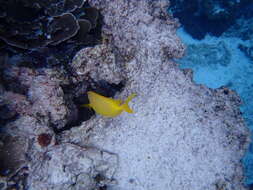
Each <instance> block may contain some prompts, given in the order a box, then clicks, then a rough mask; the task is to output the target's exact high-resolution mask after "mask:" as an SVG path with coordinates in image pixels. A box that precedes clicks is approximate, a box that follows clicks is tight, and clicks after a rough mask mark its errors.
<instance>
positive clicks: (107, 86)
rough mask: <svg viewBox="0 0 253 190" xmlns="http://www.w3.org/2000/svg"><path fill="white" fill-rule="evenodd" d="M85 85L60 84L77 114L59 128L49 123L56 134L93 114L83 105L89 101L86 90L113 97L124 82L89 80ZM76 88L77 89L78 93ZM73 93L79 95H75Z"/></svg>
mask: <svg viewBox="0 0 253 190" xmlns="http://www.w3.org/2000/svg"><path fill="white" fill-rule="evenodd" d="M86 85H87V84H84V83H78V84H75V85H64V86H62V89H63V92H64V94H65V96H66V99H65V100H66V102H68V101H71V102H73V104H74V105H75V106H76V108H77V115H76V116H75V117H74V118H73V117H72V118H71V119H70V120H69V122H68V123H67V124H66V125H65V126H64V127H62V128H60V129H58V128H57V125H55V124H51V128H52V129H53V130H54V132H55V133H56V134H59V133H61V132H63V131H66V130H69V129H71V128H72V127H76V126H79V125H81V123H82V122H84V121H87V120H89V119H90V118H91V117H92V116H94V115H95V112H94V111H93V110H92V109H90V108H87V107H84V106H83V105H84V104H88V103H89V100H88V96H87V92H88V91H94V92H96V93H99V94H101V95H103V96H106V97H114V96H115V94H116V93H117V92H120V91H121V90H122V89H123V88H124V86H125V82H124V81H122V82H120V83H119V84H112V83H108V82H106V81H104V80H101V81H99V82H95V81H90V83H89V84H88V85H87V86H86ZM80 89H81V91H80ZM77 90H78V91H79V92H78V93H77ZM82 90H83V91H82ZM75 94H79V95H78V96H76V97H75Z"/></svg>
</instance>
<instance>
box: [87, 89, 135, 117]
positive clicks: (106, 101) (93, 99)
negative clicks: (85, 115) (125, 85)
mask: <svg viewBox="0 0 253 190" xmlns="http://www.w3.org/2000/svg"><path fill="white" fill-rule="evenodd" d="M135 96H136V94H131V95H130V96H128V98H127V99H126V101H125V102H123V101H122V100H115V99H112V98H108V97H105V96H102V95H100V94H97V93H95V92H92V91H89V92H88V99H89V102H90V103H89V104H84V105H83V106H85V107H90V108H92V109H94V111H95V112H96V113H98V114H100V115H103V116H106V117H115V116H117V115H119V114H121V113H122V112H123V111H126V112H128V113H134V112H133V110H132V109H131V108H130V107H129V106H128V103H129V102H130V101H131V100H132V99H133V98H134V97H135Z"/></svg>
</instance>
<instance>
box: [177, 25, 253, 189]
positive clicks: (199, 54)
mask: <svg viewBox="0 0 253 190" xmlns="http://www.w3.org/2000/svg"><path fill="white" fill-rule="evenodd" d="M178 35H179V36H180V38H181V39H182V41H183V43H184V44H186V45H187V47H188V48H187V51H186V55H185V56H184V58H182V59H179V60H177V62H178V63H179V65H180V67H181V68H191V69H192V70H193V71H194V75H193V79H194V81H195V82H196V83H198V84H205V85H206V86H208V87H209V88H219V87H221V86H227V87H229V88H231V89H233V90H235V91H236V92H237V93H238V94H239V95H240V97H241V99H242V100H243V105H242V106H241V107H240V109H241V111H242V113H243V117H244V119H245V122H246V124H247V125H248V126H249V128H250V130H251V131H253V98H252V97H253V60H252V59H250V58H249V57H247V56H246V55H245V54H244V53H243V52H242V51H241V50H240V49H239V48H238V46H239V44H244V45H247V46H250V45H251V46H253V44H252V42H253V41H243V40H242V39H241V38H238V37H233V36H232V37H231V36H229V37H227V36H226V35H223V36H220V37H214V36H209V35H206V36H205V38H204V39H202V40H195V39H193V38H192V37H191V36H190V35H189V34H187V33H186V32H185V31H184V29H183V28H180V29H179V30H178ZM243 164H244V171H245V176H246V180H245V184H246V185H251V184H253V144H252V145H251V146H250V148H249V151H248V153H247V154H246V155H245V157H244V158H243Z"/></svg>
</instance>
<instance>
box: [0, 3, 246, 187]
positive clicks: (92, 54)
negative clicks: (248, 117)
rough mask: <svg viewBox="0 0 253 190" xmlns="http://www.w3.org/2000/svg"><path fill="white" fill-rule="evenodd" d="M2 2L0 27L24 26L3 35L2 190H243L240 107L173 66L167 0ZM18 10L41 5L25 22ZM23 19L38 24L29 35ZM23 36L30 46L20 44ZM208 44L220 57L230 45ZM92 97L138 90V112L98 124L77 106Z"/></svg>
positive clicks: (176, 49)
mask: <svg viewBox="0 0 253 190" xmlns="http://www.w3.org/2000/svg"><path fill="white" fill-rule="evenodd" d="M1 3H2V5H3V6H1V7H3V8H6V9H5V10H3V12H2V14H1V19H2V20H3V21H4V22H2V23H4V24H6V22H7V20H8V19H10V18H11V21H10V22H11V24H13V25H15V23H16V22H18V23H23V24H24V25H22V24H21V25H22V26H23V27H24V28H22V27H21V28H20V30H18V34H15V33H14V34H13V33H11V32H10V33H7V34H8V35H7V34H6V33H5V30H4V31H3V30H1V29H0V36H1V39H2V40H3V41H4V43H3V41H2V42H1V52H0V61H1V63H0V74H1V75H0V84H1V85H0V111H1V112H2V113H3V115H0V117H1V124H2V126H1V133H2V134H5V136H3V137H4V138H1V143H0V145H1V151H0V152H1V153H2V154H1V155H0V156H1V161H2V163H6V164H5V166H6V167H5V168H3V169H2V171H1V177H0V183H1V184H0V185H1V186H4V187H6V188H16V189H31V190H33V189H34V190H35V189H36V190H40V189H41V190H44V189H48V190H57V189H59V190H60V189H72V190H81V189H87V190H94V189H95V190H101V189H110V188H111V189H124V190H128V189H133V188H134V189H168V188H171V189H182V190H184V189H185V190H186V189H194V190H200V189H210V190H213V189H217V187H220V188H222V187H226V188H227V189H228V190H232V189H233V188H234V189H241V190H243V189H244V187H243V185H242V180H243V175H242V167H241V164H240V162H239V160H240V159H241V157H242V155H243V154H244V152H245V149H246V147H247V145H248V132H247V130H246V129H245V126H244V123H243V120H242V118H241V116H240V110H239V109H238V106H239V105H240V104H241V101H240V99H239V98H238V96H237V95H236V94H235V93H234V92H233V91H231V90H229V89H225V88H221V89H217V90H212V89H208V88H206V87H204V86H201V85H196V84H194V83H193V81H192V73H191V71H188V70H184V71H182V70H180V69H179V68H178V67H177V65H176V64H174V63H173V62H172V61H171V60H170V59H173V58H179V57H182V56H183V54H184V49H185V48H184V46H183V45H182V43H181V42H180V39H179V38H178V37H177V36H176V29H177V28H178V26H179V23H178V22H177V21H176V20H174V19H173V18H172V17H171V16H170V15H168V14H167V8H168V1H167V0H158V1H151V0H140V1H135V0H130V1H129V0H120V1H117V2H114V1H111V0H90V1H89V2H84V1H79V0H52V1H51V0H50V1H47V2H41V1H33V2H30V1H26V0H22V1H21V0H20V1H8V2H1ZM88 3H89V4H88ZM49 5H50V6H49ZM10 6H11V7H15V6H16V7H17V9H19V10H20V11H21V13H22V14H23V13H24V12H26V11H27V10H30V9H31V8H34V9H33V12H31V14H29V15H28V16H27V15H23V18H22V17H20V14H21V13H19V12H17V13H16V14H14V12H13V11H12V10H9V9H8V7H10ZM97 10H100V11H101V15H103V18H104V19H103V21H104V25H103V27H102V34H103V40H102V41H101V40H100V38H101V37H99V36H100V32H101V31H100V28H101V20H100V19H101V18H100V17H99V15H100V13H98V11H97ZM85 13H87V14H85ZM18 18H22V20H21V21H19V20H17V19H18ZM6 19H7V20H6ZM63 20H64V22H63ZM32 21H36V23H43V24H45V25H46V30H42V29H43V28H36V27H44V25H43V24H42V25H40V24H39V25H38V26H36V27H35V26H34V23H32ZM2 23H1V24H2ZM26 23H30V25H29V26H31V27H35V28H32V30H30V29H29V32H31V33H29V34H28V33H27V31H26V30H25V27H26V26H28V24H26ZM1 24H0V25H1ZM13 25H12V26H13ZM10 26H11V25H10ZM17 27H18V28H19V27H20V25H17ZM0 28H1V27H0ZM68 28H69V30H68V31H69V32H66V33H65V32H64V34H63V33H62V31H65V30H67V29H68ZM11 29H12V28H11V27H10V28H9V30H11ZM76 29H77V30H78V31H75V30H76ZM40 30H42V33H41V31H40ZM44 32H45V33H44ZM48 32H49V33H48ZM6 35H7V37H6ZM9 35H11V36H9ZM12 35H14V36H12ZM41 35H42V39H41V41H40V40H38V39H40V37H41ZM9 37H10V38H9ZM12 37H14V38H12ZM30 37H31V38H30ZM20 38H21V39H24V40H25V41H22V43H21V46H22V47H21V46H20V48H15V47H12V46H13V41H11V40H12V39H15V40H17V41H15V43H16V42H18V43H19V44H20V41H19V39H20ZM10 39H11V40H10ZM52 39H53V41H52ZM32 41H34V44H33V43H32V44H31V42H32ZM37 41H38V42H41V43H43V44H39V45H38V44H37ZM98 42H103V44H99V45H98V44H97V43H98ZM8 44H9V45H8ZM95 44H96V45H95ZM86 45H95V46H94V47H87V46H86ZM24 47H25V48H24ZM81 47H82V48H83V49H82V50H80V48H81ZM204 48H205V47H203V49H204ZM209 48H210V49H212V50H213V51H212V52H213V54H212V55H211V57H215V56H217V54H218V53H217V52H218V51H220V50H221V49H222V50H223V49H225V46H224V45H223V44H219V47H217V49H215V48H214V47H213V46H210V47H209ZM79 50H80V51H79ZM76 52H78V53H76ZM74 54H75V56H74ZM203 54H205V52H204V50H203ZM223 58H226V59H229V57H225V56H222V59H223ZM70 60H71V61H70ZM217 60H219V59H218V58H217ZM66 63H68V64H66ZM88 90H92V91H96V92H98V93H100V94H103V95H105V96H109V97H112V96H116V98H122V99H124V98H126V97H127V96H128V95H129V94H130V93H132V92H135V93H137V94H138V97H137V98H136V99H135V100H134V101H133V109H134V110H136V114H135V115H126V114H122V115H121V116H119V117H117V118H115V119H106V118H103V117H100V116H96V117H95V116H94V113H93V112H92V111H91V110H89V109H87V108H84V107H82V106H81V105H82V104H84V103H87V97H85V93H86V92H87V91H88ZM119 91H120V92H121V93H120V94H119V93H117V92H119ZM10 139H12V140H11V141H10ZM21 145H22V147H20V146H21ZM10 146H11V147H12V148H11V149H10V153H11V154H8V152H6V150H9V147H10ZM10 156H11V159H10Z"/></svg>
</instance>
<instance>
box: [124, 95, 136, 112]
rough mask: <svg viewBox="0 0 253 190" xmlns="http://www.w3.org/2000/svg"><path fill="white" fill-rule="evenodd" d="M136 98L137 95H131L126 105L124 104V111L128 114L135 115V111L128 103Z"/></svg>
mask: <svg viewBox="0 0 253 190" xmlns="http://www.w3.org/2000/svg"><path fill="white" fill-rule="evenodd" d="M135 96H136V94H131V95H130V96H128V98H127V99H126V101H125V103H124V104H122V107H123V109H124V110H125V111H126V112H128V113H134V111H133V110H132V109H131V108H130V107H129V105H128V103H129V102H130V101H131V100H132V99H133V98H134V97H135Z"/></svg>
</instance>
